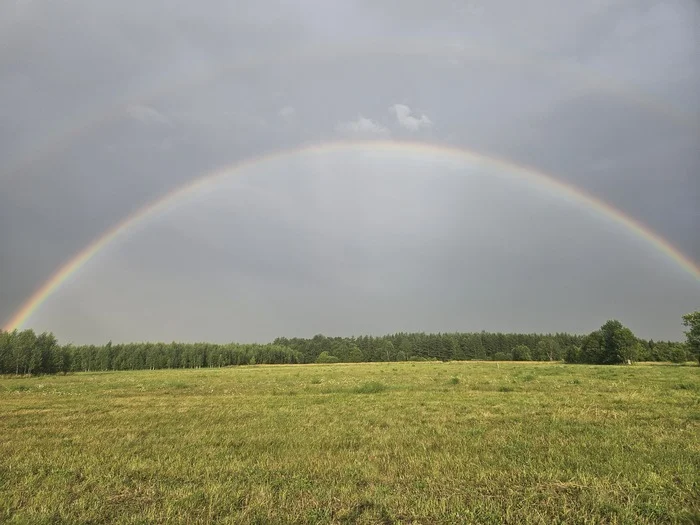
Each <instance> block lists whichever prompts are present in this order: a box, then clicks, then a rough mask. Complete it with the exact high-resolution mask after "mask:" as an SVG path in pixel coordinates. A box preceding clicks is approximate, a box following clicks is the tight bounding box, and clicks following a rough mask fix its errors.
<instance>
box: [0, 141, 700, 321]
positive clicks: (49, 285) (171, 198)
mask: <svg viewBox="0 0 700 525" xmlns="http://www.w3.org/2000/svg"><path fill="white" fill-rule="evenodd" d="M340 152H358V153H359V152H385V153H404V154H405V153H411V154H423V155H433V156H442V157H448V158H452V159H455V160H460V161H462V162H475V163H478V164H482V165H485V166H488V167H490V168H494V169H498V170H502V171H504V172H507V173H508V175H509V176H511V177H515V178H518V179H522V180H525V181H528V182H530V183H532V184H533V185H535V186H537V187H539V188H541V189H549V190H552V191H554V192H555V193H556V194H557V195H559V196H560V197H562V198H568V199H571V200H572V201H574V202H576V203H578V204H579V205H581V206H582V207H584V208H586V209H589V210H591V211H594V212H596V213H598V214H599V215H601V216H603V217H607V218H608V219H610V220H612V221H613V222H615V223H617V224H618V225H620V226H622V227H624V228H625V229H626V230H628V231H629V232H630V233H632V234H634V235H635V236H637V237H638V238H640V239H642V240H644V241H645V242H646V243H647V244H649V245H651V246H653V247H654V248H656V249H657V250H658V251H660V252H662V253H664V254H665V255H666V256H667V257H668V258H670V259H671V260H673V261H674V262H675V263H676V264H678V266H679V267H681V268H682V269H684V270H685V271H686V272H688V273H689V274H690V275H692V276H693V277H695V279H696V280H698V281H699V282H700V267H698V265H697V264H696V263H695V262H693V261H692V260H690V259H689V258H688V257H687V256H685V255H684V254H683V253H681V252H680V251H679V250H678V249H677V248H676V247H674V246H673V245H672V244H671V243H669V242H668V241H666V240H665V239H664V238H663V237H661V236H660V235H658V234H657V233H655V232H654V231H652V230H651V229H650V228H648V227H647V226H645V225H644V224H642V223H641V222H639V221H637V220H636V219H633V218H632V217H630V216H628V215H626V214H625V213H623V212H622V211H620V210H618V209H617V208H614V207H613V206H611V205H610V204H608V203H606V202H605V201H603V200H601V199H599V198H597V197H594V196H592V195H590V194H589V193H587V192H585V191H584V190H582V189H580V188H578V187H576V186H573V185H571V184H567V183H565V182H562V181H560V180H557V179H556V178H554V177H552V176H551V175H547V174H545V173H542V172H540V171H538V170H535V169H532V168H529V167H525V166H521V165H518V164H515V163H513V162H511V161H508V160H505V159H500V158H496V157H490V156H488V155H484V154H482V153H479V152H476V151H471V150H469V149H463V148H457V147H453V146H445V145H439V144H429V143H422V142H410V141H389V140H381V141H374V140H370V141H333V142H324V143H318V144H312V145H307V146H302V147H297V148H290V149H285V150H281V151H276V152H273V153H270V154H266V155H261V156H258V157H253V158H250V159H246V160H243V161H240V162H236V163H233V164H229V165H227V166H224V167H223V168H220V169H218V170H215V171H213V172H209V173H206V174H204V175H202V176H200V177H198V178H197V179H195V180H194V181H192V182H189V183H187V184H184V185H182V186H180V187H178V188H175V189H174V190H172V191H170V192H168V193H166V194H165V195H163V196H162V197H160V198H159V199H157V200H155V201H153V202H151V203H149V204H147V205H145V206H144V207H143V208H141V209H140V210H139V211H137V212H135V213H133V214H132V215H129V216H128V217H126V218H125V219H124V220H122V221H121V222H119V223H117V224H116V225H115V226H113V227H112V228H110V229H109V230H108V231H106V232H105V233H103V234H102V235H101V236H100V237H99V238H97V239H96V240H95V241H93V242H92V243H91V244H89V245H88V246H87V247H86V248H85V249H83V250H82V251H81V252H80V253H78V254H77V255H75V256H74V257H73V258H71V259H70V260H69V261H68V262H67V263H66V264H64V265H63V266H62V267H61V268H59V270H58V271H57V272H56V273H54V274H53V275H52V276H51V278H50V279H49V280H47V281H46V282H45V283H44V284H43V285H42V286H41V287H40V288H39V289H38V290H36V291H35V292H34V294H33V295H32V296H31V297H29V299H27V301H26V302H25V303H24V304H23V305H22V307H21V308H20V309H19V310H18V311H17V312H16V313H15V314H14V315H13V316H12V318H11V319H10V320H9V321H8V322H7V323H6V325H5V326H4V328H3V330H6V331H9V330H14V329H15V328H20V327H21V326H22V325H23V324H24V323H25V322H26V321H27V319H28V318H29V317H30V316H31V315H32V314H33V313H34V312H35V311H36V310H37V308H39V307H40V306H41V304H42V303H43V302H44V301H45V300H46V299H47V298H48V297H49V296H51V294H53V293H54V292H55V291H56V290H57V289H58V288H59V287H60V286H61V285H62V284H63V283H64V282H66V281H67V280H68V279H69V278H70V277H71V276H72V275H73V274H75V273H76V272H77V271H78V270H79V269H80V268H82V267H83V266H84V265H85V264H86V263H87V262H88V261H90V259H92V258H93V257H94V256H95V254H97V253H98V252H100V251H101V250H102V249H103V248H105V247H106V246H107V245H109V244H110V243H111V242H112V241H114V240H115V239H116V238H117V237H120V236H122V235H124V234H126V233H127V232H128V231H129V230H130V229H131V228H132V227H133V226H135V225H136V224H138V223H140V222H142V221H143V220H145V219H147V218H149V217H151V216H154V215H156V214H157V213H158V212H160V211H164V210H165V209H166V208H168V207H170V206H172V205H175V204H177V203H178V202H179V201H180V200H182V199H183V198H184V197H186V196H188V195H189V194H192V193H193V192H195V191H197V190H200V189H203V188H205V187H208V186H212V185H214V184H216V183H217V182H219V181H220V180H221V179H223V178H225V177H227V176H230V175H232V174H234V173H237V172H240V171H242V170H245V169H246V168H251V167H253V166H255V165H258V164H261V163H264V162H268V161H272V160H281V159H284V158H288V157H292V156H294V155H309V154H319V153H340Z"/></svg>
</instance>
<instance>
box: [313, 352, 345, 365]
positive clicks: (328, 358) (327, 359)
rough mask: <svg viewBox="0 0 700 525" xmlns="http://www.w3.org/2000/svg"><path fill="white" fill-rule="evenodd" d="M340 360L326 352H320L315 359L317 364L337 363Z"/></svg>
mask: <svg viewBox="0 0 700 525" xmlns="http://www.w3.org/2000/svg"><path fill="white" fill-rule="evenodd" d="M339 361H340V359H338V358H337V357H336V356H334V355H330V354H329V353H328V352H325V351H324V352H321V353H320V354H319V356H318V357H317V358H316V362H317V363H338V362H339Z"/></svg>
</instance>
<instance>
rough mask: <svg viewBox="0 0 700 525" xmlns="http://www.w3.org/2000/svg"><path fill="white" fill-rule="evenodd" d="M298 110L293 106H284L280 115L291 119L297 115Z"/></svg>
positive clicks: (285, 118)
mask: <svg viewBox="0 0 700 525" xmlns="http://www.w3.org/2000/svg"><path fill="white" fill-rule="evenodd" d="M296 113H297V110H296V109H294V108H293V107H292V106H284V107H283V108H282V109H280V110H279V113H278V115H279V116H280V117H281V118H283V119H284V120H291V119H292V118H294V115H296Z"/></svg>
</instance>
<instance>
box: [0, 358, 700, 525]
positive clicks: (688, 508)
mask: <svg viewBox="0 0 700 525" xmlns="http://www.w3.org/2000/svg"><path fill="white" fill-rule="evenodd" d="M699 520H700V368H698V367H697V366H670V365H665V366H664V365H657V366H651V365H635V366H618V367H610V366H609V367H602V366H600V367H599V366H584V365H563V364H548V363H492V362H468V363H434V362H430V363H425V362H423V363H366V364H334V365H291V366H283V365H277V366H250V367H238V368H222V369H199V370H175V371H173V370H159V371H138V372H101V373H80V374H74V375H67V376H45V377H36V378H22V379H12V378H4V379H0V522H2V523H31V524H35V523H36V524H40V523H244V524H245V523H260V524H263V523H264V524H268V523H270V524H274V523H494V524H496V523H499V524H500V523H513V524H516V523H517V524H521V523H630V524H642V523H698V522H699Z"/></svg>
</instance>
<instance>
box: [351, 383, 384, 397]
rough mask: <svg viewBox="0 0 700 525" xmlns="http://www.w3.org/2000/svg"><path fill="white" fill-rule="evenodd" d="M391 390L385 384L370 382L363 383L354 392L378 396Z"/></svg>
mask: <svg viewBox="0 0 700 525" xmlns="http://www.w3.org/2000/svg"><path fill="white" fill-rule="evenodd" d="M386 390H389V387H388V386H387V385H385V384H384V383H380V382H379V381H368V382H367V383H362V384H361V385H359V386H357V387H355V388H354V389H353V392H354V393H356V394H378V393H380V392H385V391H386Z"/></svg>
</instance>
